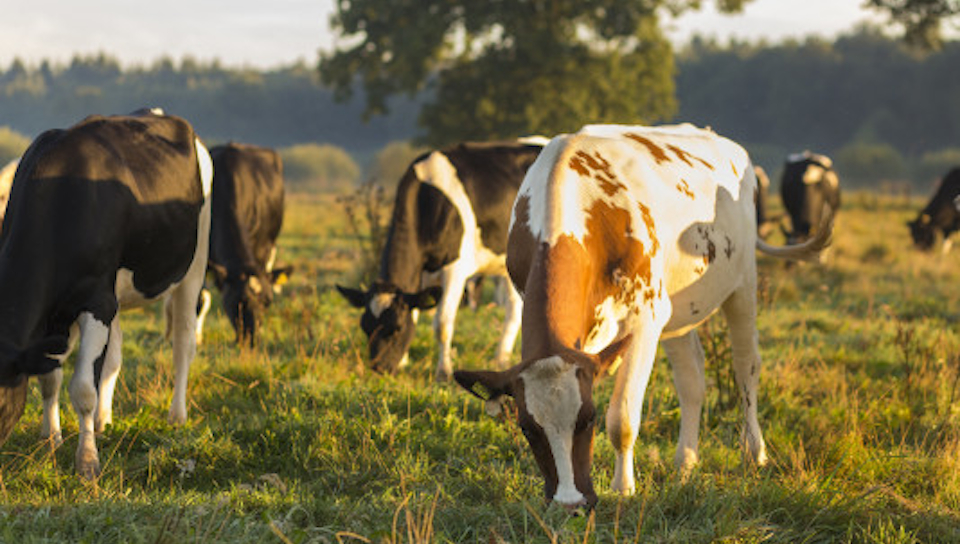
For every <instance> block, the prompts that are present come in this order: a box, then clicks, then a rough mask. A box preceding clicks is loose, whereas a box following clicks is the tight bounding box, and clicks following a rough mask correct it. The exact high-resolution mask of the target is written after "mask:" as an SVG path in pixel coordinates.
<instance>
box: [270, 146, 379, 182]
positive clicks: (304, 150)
mask: <svg viewBox="0 0 960 544" xmlns="http://www.w3.org/2000/svg"><path fill="white" fill-rule="evenodd" d="M280 156H281V157H282V159H283V177H284V181H285V182H286V184H287V186H288V187H289V188H290V189H291V190H293V191H306V192H324V193H339V192H346V191H350V190H352V189H353V188H354V187H355V186H356V184H357V181H358V180H359V179H360V167H359V166H357V163H356V162H355V161H354V160H353V158H352V157H351V156H350V154H349V153H347V152H346V151H345V150H343V149H342V148H340V147H337V146H333V145H326V144H301V145H295V146H292V147H287V148H284V149H281V150H280Z"/></svg>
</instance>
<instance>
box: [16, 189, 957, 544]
mask: <svg viewBox="0 0 960 544" xmlns="http://www.w3.org/2000/svg"><path fill="white" fill-rule="evenodd" d="M919 204H920V203H919V202H912V203H904V202H902V201H896V200H892V199H888V198H883V197H880V196H877V195H868V194H864V195H852V196H850V197H848V198H847V200H846V202H845V203H844V209H843V210H842V212H841V215H840V216H839V219H838V226H837V234H836V237H835V244H834V248H833V250H832V253H831V257H830V261H829V262H828V264H827V265H826V266H823V267H814V266H796V267H792V268H786V267H784V266H783V264H782V263H780V262H776V261H768V260H766V259H762V260H761V274H762V278H763V281H762V287H761V293H760V294H761V301H762V307H761V311H760V318H759V323H758V324H759V328H760V337H761V349H762V352H763V356H764V360H765V365H764V369H763V373H762V375H761V392H760V399H761V401H760V410H761V411H760V421H761V425H762V426H763V428H764V431H765V436H766V439H767V443H768V448H769V453H770V457H771V464H770V466H768V467H764V468H763V469H760V470H756V469H753V468H750V467H748V466H744V465H742V464H741V463H740V451H739V447H738V441H737V437H738V433H739V429H738V422H739V414H738V409H737V408H736V402H731V400H730V395H731V393H730V392H731V391H732V388H731V387H732V385H731V384H732V378H731V374H730V369H729V365H728V364H727V363H728V361H727V359H728V358H729V349H728V346H727V345H726V344H725V340H724V337H723V335H722V332H723V324H722V322H721V321H715V322H711V323H709V324H708V327H707V328H706V329H707V330H706V331H705V332H704V338H705V339H706V340H707V341H705V343H704V345H705V348H706V349H707V353H708V356H710V357H709V358H708V362H707V366H708V368H707V377H708V381H709V382H710V383H709V385H708V390H709V393H708V395H709V396H708V402H707V406H706V410H705V417H704V425H703V428H702V431H701V456H702V463H701V465H700V466H699V468H697V469H696V470H695V471H694V472H693V473H692V474H690V475H689V476H688V477H687V478H684V479H682V478H680V476H679V475H678V474H677V473H676V471H675V470H674V469H673V468H672V466H671V463H670V459H672V457H673V450H674V448H675V442H676V438H677V432H678V427H679V408H678V403H677V399H676V395H675V393H674V391H673V386H672V380H671V378H670V373H669V367H668V364H667V363H666V361H665V360H661V361H659V362H658V364H657V366H656V368H655V370H654V374H653V377H652V379H651V384H650V387H649V390H648V392H647V396H646V399H645V413H644V422H643V425H642V429H641V432H640V437H639V441H638V446H637V452H636V456H637V459H636V465H637V470H638V492H637V494H636V495H635V496H633V497H626V498H624V497H619V496H616V495H613V494H610V493H609V492H604V491H603V490H607V489H609V482H610V479H611V477H612V470H613V451H612V448H611V446H610V444H609V442H608V441H607V439H606V437H605V434H604V433H603V429H602V428H601V429H598V432H597V434H598V437H597V442H596V453H595V458H594V466H593V474H594V480H595V484H596V485H597V488H598V489H599V490H601V500H600V504H599V505H598V507H597V509H596V510H595V512H593V514H591V515H590V516H588V517H571V516H569V515H568V514H567V513H566V512H565V511H564V510H563V509H561V508H558V507H556V506H548V505H546V503H545V502H544V501H543V499H542V490H541V482H540V477H539V475H538V472H537V469H536V465H535V463H534V461H533V459H532V456H531V455H530V454H529V452H528V450H527V447H526V445H525V443H524V441H523V437H522V435H521V434H520V432H519V430H518V429H517V427H516V425H515V424H513V423H512V422H510V421H508V420H506V419H504V418H503V417H502V416H501V417H500V418H499V419H493V418H490V417H487V416H486V415H484V413H483V409H482V406H481V403H479V402H478V401H475V400H474V399H473V398H472V397H470V396H469V395H467V394H464V393H461V392H460V391H458V390H456V389H455V388H454V387H452V386H449V385H438V384H435V383H433V381H432V376H433V365H434V360H435V346H434V343H433V340H432V332H431V330H430V326H429V319H422V320H421V325H420V328H419V330H418V333H417V337H416V339H415V342H414V345H413V348H412V352H411V353H412V365H411V367H410V368H408V369H407V370H405V371H404V372H403V373H402V374H400V375H398V376H396V377H383V376H379V375H376V374H373V373H371V372H369V371H365V370H364V366H363V358H364V353H365V348H366V346H365V339H364V337H363V335H362V333H361V332H360V331H359V327H358V314H357V311H356V310H353V309H352V308H349V307H348V305H347V304H346V303H345V302H344V301H343V300H341V299H340V298H339V297H338V295H337V294H336V293H335V291H334V290H333V285H334V283H335V282H348V283H351V282H354V281H356V277H357V276H356V274H357V272H356V270H355V268H354V263H356V262H358V260H359V256H358V255H357V254H356V250H355V249H354V248H355V247H357V244H356V240H355V239H351V235H350V234H347V233H348V232H349V230H348V229H347V228H346V226H345V219H344V217H343V215H342V213H341V211H340V210H339V209H338V207H337V204H336V203H335V202H334V201H333V199H332V198H327V197H323V196H315V195H313V196H298V195H294V196H291V198H289V202H288V208H289V210H288V219H287V222H286V226H285V231H284V234H283V236H282V238H281V246H282V250H281V256H282V258H283V259H282V260H284V261H287V262H291V263H292V264H294V265H295V266H296V272H295V275H294V276H293V277H292V278H291V283H290V284H289V288H288V290H287V291H286V292H285V295H284V296H283V297H282V298H279V299H278V300H277V302H276V303H275V305H274V307H273V308H271V311H270V317H269V320H268V323H267V324H266V326H265V327H264V329H265V330H264V335H263V342H262V344H261V346H259V347H258V348H256V349H253V350H250V349H242V350H241V349H238V348H237V347H236V346H234V345H232V343H231V342H232V338H233V332H232V330H231V329H230V326H229V324H228V323H227V321H226V320H225V319H224V318H223V316H222V314H221V313H220V312H219V311H217V312H214V313H213V315H212V316H211V318H210V319H209V320H208V329H207V333H206V336H205V340H204V341H205V344H204V345H203V346H202V347H201V349H200V354H199V356H198V358H197V360H196V361H195V363H194V365H193V367H192V370H191V379H190V389H189V395H188V398H189V403H190V406H189V409H190V418H189V422H188V424H187V425H185V426H183V427H179V428H174V427H171V426H169V425H168V424H167V423H166V421H165V418H166V409H167V405H168V403H169V399H170V395H171V390H172V387H171V380H172V368H171V366H172V364H171V354H170V348H169V346H168V345H167V344H166V342H165V341H164V340H163V338H162V330H163V328H162V326H163V323H162V319H161V313H160V309H159V308H152V309H148V310H146V311H135V312H131V313H127V314H124V316H123V328H124V333H125V334H124V358H125V359H124V369H123V371H122V372H121V376H120V381H119V383H118V387H117V394H116V398H115V414H116V415H115V418H114V419H115V423H114V425H112V426H111V427H109V428H108V429H107V431H106V432H105V433H104V434H103V436H101V437H100V438H99V439H98V445H99V447H100V452H101V461H102V462H103V465H104V470H103V475H102V476H101V478H100V479H99V481H97V482H96V483H87V482H83V481H81V480H79V479H78V478H77V477H76V476H75V475H74V474H73V455H74V449H75V448H76V443H77V437H76V430H77V426H76V425H77V424H76V418H75V416H74V414H73V413H72V409H71V408H70V405H69V398H68V394H66V393H65V394H64V396H63V401H62V403H61V405H62V412H63V420H64V434H65V437H66V441H65V443H64V445H63V446H62V447H60V448H58V449H56V450H51V449H50V448H49V446H47V445H46V444H44V443H41V442H40V441H39V439H38V435H39V427H40V398H39V390H38V388H37V387H36V386H33V389H32V390H31V396H30V402H29V405H28V408H27V413H26V414H25V416H24V418H23V420H21V422H20V424H19V425H18V427H17V429H16V430H15V431H14V434H13V436H12V437H11V439H10V440H9V441H8V442H7V443H6V444H5V445H4V446H3V447H2V450H0V504H2V506H0V542H3V543H17V544H31V543H42V542H43V543H45V542H57V543H60V542H96V543H101V542H104V543H113V542H117V543H120V542H123V543H127V542H132V543H139V542H144V543H178V544H179V543H201V542H230V543H233V544H244V543H253V542H257V543H260V542H280V543H288V542H296V543H307V542H311V543H322V542H329V543H341V542H342V543H348V542H349V543H356V542H377V543H380V542H388V543H400V542H404V543H407V542H410V543H412V542H485V543H488V542H489V543H500V542H514V543H516V542H550V543H552V542H558V543H582V542H617V543H632V542H679V543H689V542H693V543H696V542H737V543H741V542H742V543H749V542H784V543H786V542H790V543H794V542H810V543H815V542H878V543H912V542H958V541H960V383H958V382H960V331H958V322H960V272H957V267H956V266H955V263H956V259H957V257H956V255H947V256H942V255H938V254H929V255H928V254H920V253H917V252H915V251H913V250H911V249H910V247H909V236H908V231H907V229H906V227H905V226H904V221H905V220H907V219H908V218H910V217H911V215H912V214H913V213H914V212H913V211H912V210H915V209H916V208H917V207H919ZM774 241H777V240H774ZM488 294H489V293H488ZM501 319H502V312H501V310H500V309H498V308H495V307H491V306H484V307H481V308H480V309H479V310H478V311H476V312H472V311H469V310H466V311H464V312H462V313H461V315H460V317H459V322H458V327H457V330H456V335H455V338H454V345H455V347H456V349H457V353H458V357H457V364H458V366H460V367H483V366H485V365H486V364H487V362H488V361H489V360H490V359H492V357H493V352H494V350H495V346H496V341H497V336H498V330H497V329H498V326H499V325H498V324H499V322H500V320H501ZM68 372H69V368H68ZM611 386H612V383H611V382H610V381H609V380H608V381H606V382H603V383H601V384H600V385H599V387H598V391H597V396H598V398H599V402H600V404H601V406H605V405H606V399H608V398H609V395H610V389H611ZM599 420H600V421H601V427H602V421H603V418H599Z"/></svg>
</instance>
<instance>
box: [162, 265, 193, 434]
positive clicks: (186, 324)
mask: <svg viewBox="0 0 960 544" xmlns="http://www.w3.org/2000/svg"><path fill="white" fill-rule="evenodd" d="M194 283H195V282H190V281H189V279H185V280H184V282H183V283H182V284H180V285H179V286H178V287H177V288H176V289H174V291H173V292H172V293H171V294H170V296H169V297H168V298H167V300H166V305H167V317H168V319H169V320H170V323H169V327H170V333H171V334H170V339H171V342H172V344H173V366H174V379H173V398H172V399H171V400H170V412H169V414H168V416H167V419H168V420H169V421H170V423H172V424H174V425H182V424H183V423H186V421H187V381H188V378H189V374H190V363H191V362H193V358H194V356H196V354H197V335H196V331H197V306H196V305H197V296H198V295H199V291H200V290H199V288H198V286H196V285H193V284H194ZM191 287H192V288H191Z"/></svg>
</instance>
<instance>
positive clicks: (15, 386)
mask: <svg viewBox="0 0 960 544" xmlns="http://www.w3.org/2000/svg"><path fill="white" fill-rule="evenodd" d="M28 382H29V380H27V376H26V375H25V374H20V375H19V376H17V377H16V378H15V379H14V380H13V381H12V383H4V384H0V445H2V444H3V443H4V442H6V441H7V438H8V437H9V436H10V433H11V432H13V427H14V426H15V425H16V424H17V421H20V417H21V416H23V410H24V407H25V406H26V405H27V383H28Z"/></svg>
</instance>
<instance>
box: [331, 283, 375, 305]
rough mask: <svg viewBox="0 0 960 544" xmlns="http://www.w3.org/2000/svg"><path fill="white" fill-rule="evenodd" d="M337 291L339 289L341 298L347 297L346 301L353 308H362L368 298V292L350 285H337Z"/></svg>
mask: <svg viewBox="0 0 960 544" xmlns="http://www.w3.org/2000/svg"><path fill="white" fill-rule="evenodd" d="M337 291H340V294H341V295H343V298H345V299H347V302H349V303H350V305H351V306H353V307H354V308H363V307H365V306H366V305H367V302H368V301H369V300H370V294H369V293H367V292H365V291H361V290H359V289H351V288H350V287H344V286H342V285H338V286H337Z"/></svg>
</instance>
